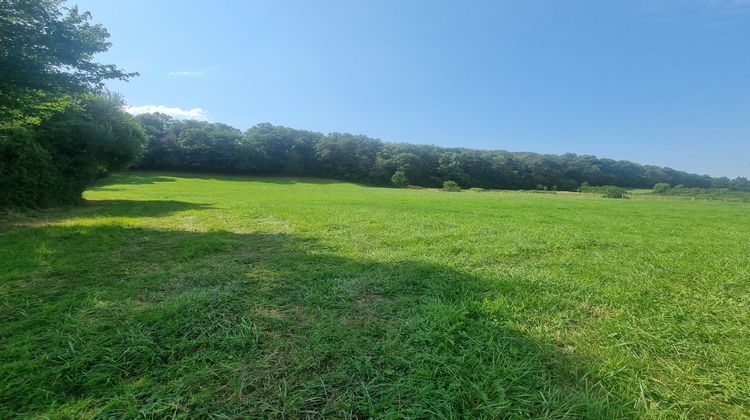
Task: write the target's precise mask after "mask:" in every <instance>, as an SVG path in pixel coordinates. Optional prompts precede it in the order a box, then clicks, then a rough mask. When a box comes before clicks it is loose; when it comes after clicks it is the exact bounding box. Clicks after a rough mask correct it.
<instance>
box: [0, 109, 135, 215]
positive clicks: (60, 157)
mask: <svg viewBox="0 0 750 420" xmlns="http://www.w3.org/2000/svg"><path fill="white" fill-rule="evenodd" d="M121 106H122V102H121V100H120V99H119V98H117V97H113V96H87V97H86V98H84V99H83V100H82V102H81V103H80V104H79V105H78V106H71V107H70V108H69V109H67V110H66V111H64V112H61V113H59V114H57V115H55V116H54V117H51V118H50V119H48V120H46V121H44V122H43V123H41V124H40V125H38V126H35V127H29V128H13V129H7V130H4V131H3V132H1V133H0V208H6V207H13V208H23V207H45V206H53V205H59V204H71V203H74V202H76V201H78V200H80V199H81V194H82V193H83V190H84V189H85V188H86V186H87V185H88V184H90V183H91V182H92V181H94V180H95V179H96V178H98V177H100V176H101V175H102V174H105V173H107V171H110V170H119V169H124V168H126V167H127V166H128V165H129V164H130V163H131V162H133V161H134V160H135V159H136V158H137V156H138V154H139V152H140V150H141V147H142V145H143V143H144V142H145V139H146V136H145V133H144V131H143V127H142V126H141V125H140V124H139V123H138V122H137V121H135V120H134V119H133V117H131V116H130V115H128V114H127V113H125V112H124V111H122V109H121Z"/></svg>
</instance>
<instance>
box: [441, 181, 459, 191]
mask: <svg viewBox="0 0 750 420" xmlns="http://www.w3.org/2000/svg"><path fill="white" fill-rule="evenodd" d="M443 191H448V192H458V191H461V186H460V185H458V183H457V182H456V181H445V182H443Z"/></svg>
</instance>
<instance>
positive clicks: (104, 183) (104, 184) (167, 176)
mask: <svg viewBox="0 0 750 420" xmlns="http://www.w3.org/2000/svg"><path fill="white" fill-rule="evenodd" d="M175 177H177V178H185V179H206V180H219V181H241V182H262V183H268V184H278V185H293V184H337V183H342V182H345V183H350V184H354V185H359V186H362V187H371V186H372V185H367V184H360V183H358V182H356V181H342V180H335V179H330V178H309V177H304V176H299V177H297V176H272V175H252V174H219V173H210V172H180V171H141V170H133V171H127V172H121V173H117V174H114V175H112V176H110V177H107V178H103V179H101V180H99V181H97V183H96V185H95V186H94V187H93V188H92V190H96V189H107V190H109V191H112V190H114V188H112V187H114V186H117V185H138V184H154V183H157V182H169V181H175V179H174V178H175Z"/></svg>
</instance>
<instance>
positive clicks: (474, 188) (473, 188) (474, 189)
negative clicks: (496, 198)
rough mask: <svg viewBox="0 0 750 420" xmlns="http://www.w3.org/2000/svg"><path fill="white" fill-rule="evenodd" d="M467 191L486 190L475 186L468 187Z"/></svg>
mask: <svg viewBox="0 0 750 420" xmlns="http://www.w3.org/2000/svg"><path fill="white" fill-rule="evenodd" d="M467 191H471V192H487V190H485V189H484V188H477V187H472V188H469V189H468V190H467Z"/></svg>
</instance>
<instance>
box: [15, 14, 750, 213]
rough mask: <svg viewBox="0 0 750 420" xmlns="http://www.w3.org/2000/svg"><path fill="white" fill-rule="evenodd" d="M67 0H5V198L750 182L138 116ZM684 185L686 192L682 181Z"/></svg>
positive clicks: (88, 26)
mask: <svg viewBox="0 0 750 420" xmlns="http://www.w3.org/2000/svg"><path fill="white" fill-rule="evenodd" d="M90 20H91V15H90V14H89V13H88V12H83V13H82V12H79V10H78V9H77V8H76V7H72V8H67V7H64V2H63V1H62V0H5V1H3V2H0V41H1V42H0V208H13V207H18V208H21V207H42V206H52V205H58V204H68V203H74V202H76V201H78V200H80V198H81V194H82V193H83V191H84V189H85V188H86V186H88V185H90V183H91V182H92V181H94V180H95V179H96V178H97V177H101V176H105V175H106V174H107V173H109V172H110V171H114V170H122V169H125V168H127V167H129V166H130V165H132V164H135V166H136V167H137V168H142V169H157V170H180V171H201V172H215V173H242V174H257V175H289V176H306V177H327V178H336V179H341V180H349V181H357V182H362V183H368V184H372V185H393V186H406V185H419V186H425V187H436V186H441V185H443V183H444V182H445V181H453V182H456V183H458V184H459V185H460V186H461V187H464V188H471V187H477V188H499V189H551V190H556V189H559V190H576V189H578V188H580V186H581V185H582V184H583V183H587V184H588V185H589V186H593V187H596V186H604V185H610V186H618V187H625V188H651V187H652V186H654V184H657V183H664V184H669V185H673V186H681V187H684V188H704V189H706V188H712V189H715V188H723V189H730V190H735V191H750V181H748V180H747V179H746V178H736V179H734V180H730V179H728V178H713V177H710V176H707V175H696V174H690V173H686V172H681V171H676V170H673V169H669V168H661V167H657V166H650V165H639V164H636V163H632V162H627V161H616V160H611V159H602V158H597V157H595V156H580V155H575V154H564V155H543V154H536V153H521V152H507V151H500V150H497V151H488V150H472V149H465V148H445V147H436V146H429V145H415V144H406V143H387V142H383V141H380V140H377V139H373V138H370V137H367V136H364V135H352V134H346V133H330V134H322V133H316V132H312V131H305V130H297V129H292V128H287V127H280V126H274V125H271V124H267V123H264V124H258V125H256V126H254V127H252V128H250V129H249V130H247V131H245V132H242V131H241V130H239V129H236V128H233V127H230V126H228V125H226V124H220V123H209V122H203V121H190V120H176V119H172V118H170V117H168V116H166V115H163V114H144V115H139V116H137V117H135V118H134V117H133V116H131V115H129V114H127V113H126V112H124V111H123V106H124V101H123V99H122V98H121V97H120V96H119V95H117V94H113V93H110V92H108V91H106V90H105V89H104V88H103V86H104V82H105V81H106V80H113V79H114V80H128V79H129V78H131V77H133V76H136V75H137V74H136V73H127V72H125V71H123V70H121V69H119V68H117V67H116V66H114V65H111V64H100V63H97V62H95V61H94V60H93V57H94V56H95V55H96V54H98V53H101V52H105V51H107V50H108V49H109V48H110V47H111V44H110V43H109V42H108V41H107V39H108V37H109V34H108V33H107V30H106V29H105V28H104V27H102V26H101V25H98V24H92V23H91V22H90ZM675 191H681V190H680V189H677V190H675Z"/></svg>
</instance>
